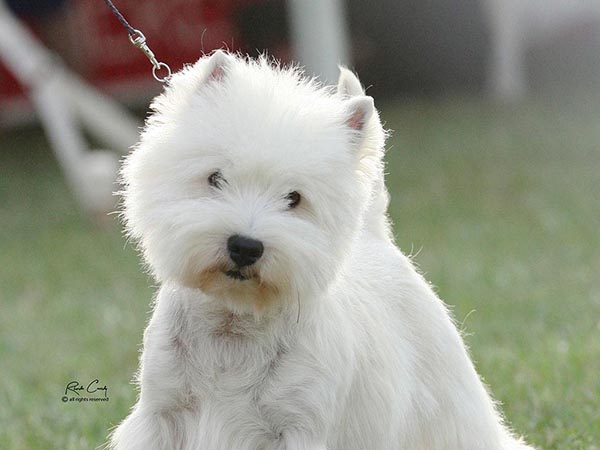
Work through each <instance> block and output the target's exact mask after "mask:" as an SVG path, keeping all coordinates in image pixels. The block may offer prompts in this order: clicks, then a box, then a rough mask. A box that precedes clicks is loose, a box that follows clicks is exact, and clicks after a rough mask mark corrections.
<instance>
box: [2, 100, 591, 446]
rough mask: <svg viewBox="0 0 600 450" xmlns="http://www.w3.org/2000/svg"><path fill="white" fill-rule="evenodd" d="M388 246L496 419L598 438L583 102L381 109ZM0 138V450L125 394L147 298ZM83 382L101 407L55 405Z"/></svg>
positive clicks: (30, 441)
mask: <svg viewBox="0 0 600 450" xmlns="http://www.w3.org/2000/svg"><path fill="white" fill-rule="evenodd" d="M383 117H384V119H385V120H386V122H387V125H388V127H390V128H392V129H394V130H395V133H394V137H393V138H392V139H391V141H390V147H391V149H390V150H389V152H388V172H389V176H388V185H389V188H390V191H391V194H392V204H391V216H392V218H393V220H394V222H395V234H396V237H397V242H398V244H399V245H400V247H401V248H402V249H403V250H404V251H406V252H409V253H411V252H412V253H418V255H417V256H416V261H417V262H418V264H419V266H420V267H421V269H422V270H423V271H424V272H425V273H426V276H427V278H428V279H429V280H430V281H432V283H433V284H434V285H435V286H436V288H437V290H438V292H439V293H440V296H441V297H442V298H443V299H444V300H445V301H446V302H447V303H448V304H449V305H451V306H452V309H453V310H454V313H455V315H456V318H457V322H458V323H459V325H460V326H461V328H462V329H463V330H464V332H465V335H466V338H467V341H468V344H469V345H470V348H471V353H472V355H473V358H474V360H475V361H476V364H477V367H478V370H479V371H480V373H481V374H482V375H483V377H484V378H485V380H486V382H487V383H488V384H489V385H490V387H491V389H492V391H493V393H494V395H495V397H496V398H497V399H498V400H499V401H501V402H502V403H503V409H504V411H505V413H506V416H507V418H508V420H509V422H510V423H511V424H512V425H513V426H514V428H515V429H516V430H518V431H519V432H520V433H523V434H525V435H526V436H527V437H528V439H529V440H530V441H531V442H532V443H535V444H536V445H537V446H539V447H540V448H543V449H557V450H571V449H585V450H592V449H599V448H600V444H599V443H600V400H599V396H600V375H599V374H600V234H599V229H600V107H598V108H593V107H582V106H581V105H580V106H578V107H574V106H571V107H568V108H563V109H558V108H555V107H551V106H546V107H542V106H540V105H531V104H530V105H523V106H520V107H518V108H512V109H508V108H506V109H497V108H492V107H490V106H489V105H485V104H483V103H481V102H477V101H468V100H464V99H462V100H461V99H454V100H453V101H450V100H446V101H437V102H433V101H430V102H427V101H421V102H414V101H412V102H409V101H407V102H399V103H398V104H393V105H392V104H390V105H387V107H384V108H383ZM1 138H2V142H1V143H0V230H1V233H0V424H1V425H0V448H1V449H4V448H6V449H18V450H21V449H36V450H38V449H39V450H44V449H57V450H63V449H65V450H66V449H69V450H82V449H93V448H95V447H96V446H98V445H101V444H102V443H103V442H104V440H105V437H106V430H107V429H108V428H109V427H111V426H113V425H115V424H117V423H118V421H119V420H120V419H121V418H123V417H124V416H125V415H126V414H127V411H128V408H129V407H130V406H131V405H133V403H134V401H135V396H136V392H135V390H134V388H133V386H131V385H130V384H129V382H130V380H131V378H132V376H133V374H134V371H135V369H136V366H137V357H138V349H139V345H140V342H141V338H142V331H143V328H144V324H145V322H146V320H147V318H148V310H149V302H150V300H151V297H152V288H151V287H149V286H150V285H151V284H152V281H151V280H149V279H148V278H147V276H146V275H144V274H143V273H142V272H141V270H140V269H139V266H138V261H137V256H136V255H135V252H134V251H133V249H132V248H131V246H126V245H125V241H124V239H123V238H122V236H121V234H120V231H119V228H118V226H117V225H116V224H115V225H114V226H112V227H109V228H108V229H98V228H97V227H95V226H94V225H93V224H92V223H90V222H89V221H88V220H86V219H85V218H83V217H82V216H81V215H80V213H79V211H78V209H77V206H76V204H75V203H74V201H73V200H72V199H71V197H70V196H69V192H68V190H67V188H66V187H65V185H64V183H63V181H62V178H61V175H60V172H59V169H58V167H57V166H56V163H55V162H54V159H53V158H52V155H51V153H50V151H49V149H48V147H47V144H46V142H45V140H44V137H43V135H42V134H41V133H40V132H37V131H27V132H21V133H5V134H4V135H3V136H1ZM94 378H99V379H100V380H101V381H102V383H103V384H106V385H107V386H108V389H109V397H110V401H109V402H106V403H77V404H73V403H63V402H61V396H62V395H63V391H64V386H65V384H66V383H67V382H68V381H70V380H73V379H77V380H80V381H86V380H91V379H94Z"/></svg>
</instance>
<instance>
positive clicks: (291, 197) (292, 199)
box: [285, 191, 302, 208]
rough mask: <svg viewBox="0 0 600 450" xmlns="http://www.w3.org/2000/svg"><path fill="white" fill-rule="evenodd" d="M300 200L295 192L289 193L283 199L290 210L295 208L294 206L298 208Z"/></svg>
mask: <svg viewBox="0 0 600 450" xmlns="http://www.w3.org/2000/svg"><path fill="white" fill-rule="evenodd" d="M301 198H302V197H300V194H298V193H297V192H296V191H294V192H290V193H289V194H288V195H286V196H285V199H286V200H287V201H288V206H289V207H290V208H295V207H296V206H298V205H299V204H300V199H301Z"/></svg>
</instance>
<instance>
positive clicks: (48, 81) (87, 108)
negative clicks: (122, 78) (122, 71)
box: [0, 0, 140, 216]
mask: <svg viewBox="0 0 600 450" xmlns="http://www.w3.org/2000/svg"><path fill="white" fill-rule="evenodd" d="M0 60H2V62H3V63H4V64H5V65H6V66H7V67H8V69H9V70H10V71H11V72H12V73H13V74H14V76H15V77H16V78H17V80H19V82H20V83H21V85H22V86H23V87H24V88H25V89H26V92H27V95H28V96H29V98H30V99H31V101H32V102H33V104H34V107H35V109H36V113H37V115H38V116H39V119H40V121H41V123H42V125H43V127H44V129H45V131H46V134H47V136H48V139H49V141H50V143H51V145H52V148H53V150H54V153H55V155H56V158H57V159H58V161H59V163H60V166H61V168H62V170H63V172H64V174H65V176H66V178H67V181H68V183H69V185H70V187H71V189H72V190H73V192H74V193H75V195H76V196H77V198H78V200H79V202H80V204H81V205H82V207H83V209H84V210H86V211H88V212H90V213H93V214H95V215H97V216H98V215H102V214H106V213H107V212H109V211H111V210H112V209H113V208H114V197H113V195H112V192H113V190H114V188H115V180H116V175H117V170H118V156H117V155H116V154H115V153H114V152H109V151H105V150H95V151H92V150H90V149H89V146H88V144H87V142H86V140H85V138H84V136H83V133H82V130H81V126H82V124H84V125H85V126H86V127H87V129H88V131H89V132H90V133H92V134H93V135H94V137H96V138H97V139H98V140H100V141H102V142H103V143H104V144H106V145H108V146H109V147H111V148H113V149H116V150H119V151H120V152H121V153H125V152H126V151H127V149H128V148H129V147H130V146H132V145H133V144H134V143H135V142H136V140H137V136H138V126H139V125H140V124H139V123H138V120H137V119H135V118H134V117H132V116H131V115H130V114H129V113H128V112H127V111H126V110H125V109H124V108H123V107H121V106H120V105H119V104H118V103H116V102H114V101H112V100H111V99H110V98H108V97H106V96H104V95H102V94H100V93H99V92H98V91H96V90H95V89H94V88H92V87H91V86H89V85H88V84H86V83H85V82H84V81H83V80H81V79H80V78H78V77H77V76H76V75H74V74H72V73H71V72H69V71H68V70H67V69H66V68H65V67H64V66H63V65H62V64H61V63H60V61H59V60H58V58H57V57H55V56H54V55H53V54H52V53H51V52H50V51H49V50H47V49H46V48H45V47H43V45H42V44H41V43H40V42H39V41H38V40H37V39H36V38H35V37H34V36H33V35H32V34H31V33H30V32H29V30H28V29H27V28H25V27H24V26H23V25H22V24H21V23H20V22H19V20H18V19H17V18H15V17H14V16H13V15H12V13H11V12H10V11H9V10H8V8H7V7H6V6H5V4H4V3H3V2H2V1H1V0H0Z"/></svg>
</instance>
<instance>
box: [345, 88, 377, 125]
mask: <svg viewBox="0 0 600 450" xmlns="http://www.w3.org/2000/svg"><path fill="white" fill-rule="evenodd" d="M374 110H375V105H374V103H373V97H369V96H367V95H361V96H358V97H353V98H351V99H350V100H348V101H347V103H346V111H347V116H346V125H347V126H348V127H349V128H351V129H353V130H356V131H360V132H361V133H362V132H363V131H364V129H365V127H366V125H367V124H368V123H369V120H370V119H371V117H373V111H374Z"/></svg>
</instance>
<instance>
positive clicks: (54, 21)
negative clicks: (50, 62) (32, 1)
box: [0, 0, 242, 122]
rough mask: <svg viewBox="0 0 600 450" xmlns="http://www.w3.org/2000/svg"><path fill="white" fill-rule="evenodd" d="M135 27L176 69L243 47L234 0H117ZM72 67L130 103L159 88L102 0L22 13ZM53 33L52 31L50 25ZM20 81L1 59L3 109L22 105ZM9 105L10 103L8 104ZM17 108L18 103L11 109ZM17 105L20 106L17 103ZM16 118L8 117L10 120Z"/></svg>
mask: <svg viewBox="0 0 600 450" xmlns="http://www.w3.org/2000/svg"><path fill="white" fill-rule="evenodd" d="M115 3H116V5H117V6H118V8H119V9H120V11H121V12H122V13H123V15H124V16H125V17H126V18H127V20H128V21H129V22H130V23H131V25H132V26H133V27H134V28H139V29H140V30H141V31H142V32H143V33H144V34H145V36H146V39H147V42H148V45H149V46H150V48H151V49H152V50H153V51H154V53H155V54H156V56H157V58H158V59H159V60H160V61H163V62H165V63H167V64H168V65H169V66H170V67H171V69H172V70H173V71H176V70H178V69H180V68H181V67H182V66H183V65H184V64H186V63H193V62H195V61H196V60H197V59H198V58H199V57H200V56H201V55H202V53H203V52H210V51H211V50H213V49H215V48H221V47H226V48H229V49H230V50H237V49H238V48H240V46H241V44H242V43H241V42H239V33H238V31H237V30H236V25H235V21H234V14H233V12H234V11H233V10H234V7H235V6H234V3H239V2H232V1H216V0H213V1H208V0H168V1H160V2H158V1H156V2H155V1H146V2H140V1H139V0H118V1H116V2H115ZM23 20H24V22H25V23H26V24H28V25H29V26H30V27H31V28H32V29H33V31H34V32H35V33H36V34H37V35H38V36H39V37H40V38H41V39H42V41H44V42H45V43H46V44H47V45H48V46H49V47H50V48H54V49H55V50H56V51H57V53H59V54H61V56H62V57H63V59H65V61H66V63H67V65H68V66H71V68H73V69H74V70H76V71H77V72H79V73H80V74H81V75H82V76H83V77H84V78H85V79H87V80H88V81H90V82H91V83H92V84H94V85H96V86H98V87H100V88H102V89H103V90H107V91H109V92H110V93H112V94H115V95H117V96H118V97H120V98H121V99H123V100H125V101H128V102H130V103H133V104H135V103H138V104H140V103H142V102H145V101H147V100H148V98H149V97H151V96H152V95H154V94H155V93H156V92H157V91H158V90H160V84H159V83H157V82H156V81H155V80H154V79H153V78H152V73H151V69H152V66H151V64H150V62H149V61H148V60H147V59H146V57H145V56H144V55H143V54H142V53H141V52H140V51H139V50H138V49H136V48H135V47H133V45H131V43H130V42H129V39H128V36H127V32H126V30H125V29H124V28H123V26H122V25H121V24H120V22H119V21H118V20H117V19H116V17H115V16H113V14H112V13H111V11H110V10H109V9H108V8H107V7H106V5H105V4H104V2H102V1H100V0H71V1H69V2H67V4H66V5H64V7H63V8H62V10H61V11H60V12H58V13H57V14H54V15H51V16H45V17H43V18H39V19H36V18H24V19H23ZM49 29H50V30H51V32H48V30H49ZM23 103H26V102H25V97H24V95H23V92H22V90H21V88H20V87H19V84H18V82H17V81H16V80H15V79H14V78H13V77H12V76H11V75H10V73H9V72H8V71H7V70H6V69H5V68H4V67H2V66H1V64H0V112H1V111H4V114H3V115H4V116H5V115H6V109H7V106H8V105H18V104H21V107H20V109H21V110H23V109H24V108H23V105H22V104H23ZM8 109H10V108H8ZM13 109H14V108H13ZM16 109H19V108H16ZM10 121H12V120H9V122H10Z"/></svg>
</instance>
